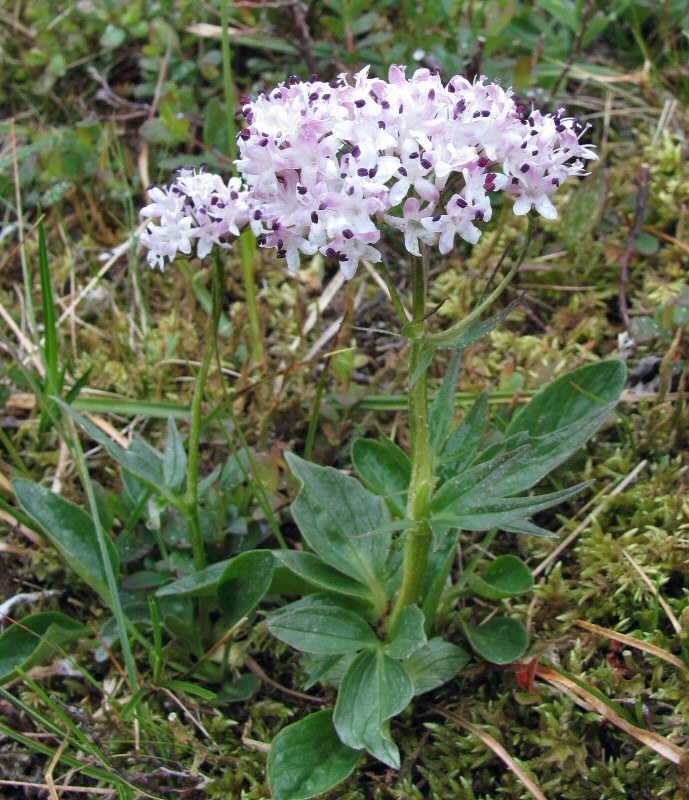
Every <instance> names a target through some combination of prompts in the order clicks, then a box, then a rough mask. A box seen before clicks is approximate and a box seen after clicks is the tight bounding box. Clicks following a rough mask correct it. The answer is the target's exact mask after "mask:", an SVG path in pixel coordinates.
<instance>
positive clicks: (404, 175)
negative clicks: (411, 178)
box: [397, 167, 409, 178]
mask: <svg viewBox="0 0 689 800" xmlns="http://www.w3.org/2000/svg"><path fill="white" fill-rule="evenodd" d="M397 171H398V172H399V174H400V175H401V176H402V177H403V178H406V177H407V175H408V174H409V173H408V172H407V170H406V167H400V168H399V169H398V170H397Z"/></svg>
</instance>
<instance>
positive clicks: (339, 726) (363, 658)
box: [333, 650, 414, 769]
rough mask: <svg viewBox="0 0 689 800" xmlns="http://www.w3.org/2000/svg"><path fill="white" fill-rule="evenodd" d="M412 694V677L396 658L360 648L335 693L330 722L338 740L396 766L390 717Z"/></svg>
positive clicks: (397, 752)
mask: <svg viewBox="0 0 689 800" xmlns="http://www.w3.org/2000/svg"><path fill="white" fill-rule="evenodd" d="M413 695H414V684H413V683H412V679H411V678H410V677H409V675H408V674H407V673H406V672H405V670H404V667H402V665H401V663H400V662H399V661H395V660H394V659H392V658H390V657H389V656H387V655H385V653H383V652H382V651H380V650H364V651H363V652H362V653H360V654H359V655H358V656H357V657H356V658H355V659H354V661H353V662H352V663H351V665H350V667H349V669H348V670H347V673H346V674H345V676H344V678H343V680H342V685H341V686H340V691H339V694H338V696H337V703H336V705H335V713H334V716H333V722H334V723H335V729H336V730H337V733H338V735H339V737H340V739H341V741H342V742H344V743H345V744H346V745H348V746H349V747H353V748H354V749H355V750H363V749H366V750H368V752H369V753H371V755H373V756H375V757H376V758H377V759H378V760H379V761H382V762H383V763H384V764H387V765H388V766H389V767H392V768H393V769H398V768H399V766H400V754H399V750H398V749H397V745H396V744H395V743H394V741H393V740H392V736H391V734H390V718H391V717H394V716H395V715H396V714H399V713H400V712H401V711H403V710H404V709H405V708H406V707H407V705H409V702H410V701H411V699H412V697H413Z"/></svg>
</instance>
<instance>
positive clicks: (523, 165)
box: [519, 164, 529, 172]
mask: <svg viewBox="0 0 689 800" xmlns="http://www.w3.org/2000/svg"><path fill="white" fill-rule="evenodd" d="M519 171H520V172H528V171H529V165H528V164H522V165H521V167H519Z"/></svg>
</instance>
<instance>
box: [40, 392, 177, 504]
mask: <svg viewBox="0 0 689 800" xmlns="http://www.w3.org/2000/svg"><path fill="white" fill-rule="evenodd" d="M54 399H55V402H56V403H57V404H58V405H59V406H60V408H61V409H62V410H63V411H64V412H65V413H66V414H69V416H70V417H72V418H73V419H74V420H75V422H77V423H78V424H79V425H80V426H81V427H82V428H83V429H84V430H85V431H86V433H88V435H89V436H90V437H91V438H92V439H94V440H95V441H97V442H98V444H100V445H102V446H103V447H104V448H105V450H106V451H107V453H108V454H109V455H110V456H111V457H112V458H114V459H115V461H117V463H118V464H119V465H120V466H121V467H122V469H125V470H127V471H128V472H130V473H131V474H132V475H134V477H136V478H138V480H140V481H141V483H143V484H144V485H145V486H146V487H147V488H148V489H151V490H152V491H153V492H155V493H156V494H158V495H161V496H162V497H164V498H165V499H166V500H168V502H170V503H172V504H173V505H177V503H178V499H177V497H176V496H175V494H174V493H173V492H171V491H170V490H169V489H167V488H166V487H165V485H164V483H165V482H164V479H163V459H162V453H159V452H158V451H157V450H156V449H155V448H153V447H151V446H150V445H147V444H146V443H145V442H142V441H141V440H135V441H134V442H132V444H131V445H130V447H129V449H128V450H125V449H124V447H120V445H119V444H117V442H116V441H114V439H111V438H110V437H109V436H107V435H106V434H104V433H103V432H102V431H101V430H100V429H99V428H97V427H96V426H95V425H94V424H93V423H92V422H89V420H87V419H86V418H85V417H83V416H82V415H81V414H79V413H78V412H77V411H75V410H74V409H73V408H72V407H71V406H69V405H67V403H64V402H63V401H62V400H60V399H59V398H54Z"/></svg>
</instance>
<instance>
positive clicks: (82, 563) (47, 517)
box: [12, 478, 119, 605]
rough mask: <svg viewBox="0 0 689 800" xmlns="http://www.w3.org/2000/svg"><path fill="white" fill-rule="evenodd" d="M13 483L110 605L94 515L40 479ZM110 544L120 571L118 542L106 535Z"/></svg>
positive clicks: (50, 535)
mask: <svg viewBox="0 0 689 800" xmlns="http://www.w3.org/2000/svg"><path fill="white" fill-rule="evenodd" d="M12 486H13V488H14V491H15V494H16V495H17V499H18V500H19V502H20V503H21V505H22V507H23V508H24V510H25V511H26V513H27V514H28V515H29V516H30V517H32V518H33V519H34V520H35V521H36V522H37V523H38V524H39V526H40V528H41V530H42V531H43V533H44V535H45V537H46V538H47V539H48V541H49V542H50V543H51V544H52V546H53V547H54V548H55V549H56V550H57V551H58V553H59V554H60V555H61V556H62V558H63V559H64V560H65V562H66V563H67V564H68V566H70V567H71V568H72V569H73V570H74V571H75V572H76V573H77V575H78V576H79V577H80V578H81V579H82V580H83V581H84V582H85V583H87V584H88V585H89V586H91V587H92V588H93V589H94V590H95V591H96V592H98V594H99V595H100V596H101V597H102V598H103V600H105V602H106V603H107V604H108V605H110V603H111V597H110V590H109V588H108V579H107V576H106V573H105V566H104V564H103V559H102V558H101V551H100V547H99V546H98V537H97V535H96V526H95V525H94V522H93V519H91V517H90V516H89V515H88V514H87V513H86V511H84V510H83V509H82V508H79V506H77V505H74V503H70V501H69V500H65V498H64V497H62V496H61V495H59V494H55V493H54V492H51V491H50V490H49V489H46V488H45V487H44V486H41V485H40V484H38V483H33V481H27V480H24V479H23V478H18V479H17V480H15V481H14V482H13V484H12ZM106 547H107V549H108V554H109V557H110V563H111V564H112V568H113V572H114V573H115V575H117V574H118V573H119V559H118V557H117V551H116V549H115V545H114V544H113V543H112V541H111V540H110V539H106Z"/></svg>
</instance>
